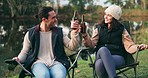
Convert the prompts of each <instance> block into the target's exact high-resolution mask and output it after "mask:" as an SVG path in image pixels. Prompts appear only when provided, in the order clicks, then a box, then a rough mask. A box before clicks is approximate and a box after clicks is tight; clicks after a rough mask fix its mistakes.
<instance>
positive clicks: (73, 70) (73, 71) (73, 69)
mask: <svg viewBox="0 0 148 78" xmlns="http://www.w3.org/2000/svg"><path fill="white" fill-rule="evenodd" d="M74 73H75V68H72V78H74Z"/></svg>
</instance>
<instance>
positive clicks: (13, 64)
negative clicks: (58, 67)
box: [5, 53, 77, 78]
mask: <svg viewBox="0 0 148 78" xmlns="http://www.w3.org/2000/svg"><path fill="white" fill-rule="evenodd" d="M76 55H77V53H74V54H72V55H70V56H68V58H69V59H70V61H71V63H72V66H71V67H70V68H69V69H68V71H67V76H68V78H71V77H72V78H74V70H75V68H77V60H76V61H75V58H76ZM5 63H6V64H8V70H9V71H14V69H15V67H16V66H17V65H19V66H20V67H21V68H22V69H23V70H24V71H25V72H26V74H25V75H26V76H28V77H30V78H33V77H34V75H33V74H32V73H31V72H30V71H28V70H27V69H26V68H25V67H24V66H23V64H21V63H20V62H19V61H16V60H13V59H7V60H5ZM70 70H72V75H71V76H70Z"/></svg>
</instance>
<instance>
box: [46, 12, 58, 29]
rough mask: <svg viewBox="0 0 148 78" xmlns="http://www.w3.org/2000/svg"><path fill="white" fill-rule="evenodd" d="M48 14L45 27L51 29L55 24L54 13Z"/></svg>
mask: <svg viewBox="0 0 148 78" xmlns="http://www.w3.org/2000/svg"><path fill="white" fill-rule="evenodd" d="M48 14H49V16H48V19H47V20H46V25H47V26H49V27H53V26H55V24H56V23H57V17H56V13H55V12H54V11H51V12H49V13H48Z"/></svg>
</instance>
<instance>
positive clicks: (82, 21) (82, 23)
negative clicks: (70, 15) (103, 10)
mask: <svg viewBox="0 0 148 78" xmlns="http://www.w3.org/2000/svg"><path fill="white" fill-rule="evenodd" d="M80 26H81V30H80V32H81V33H86V25H85V21H84V15H82V19H81V24H80Z"/></svg>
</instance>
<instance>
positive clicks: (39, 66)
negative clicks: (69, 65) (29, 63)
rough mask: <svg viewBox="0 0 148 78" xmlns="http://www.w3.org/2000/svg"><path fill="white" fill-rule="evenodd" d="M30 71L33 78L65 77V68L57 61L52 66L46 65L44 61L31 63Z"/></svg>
mask: <svg viewBox="0 0 148 78" xmlns="http://www.w3.org/2000/svg"><path fill="white" fill-rule="evenodd" d="M32 72H33V74H34V75H35V78H66V74H67V71H66V68H65V67H64V66H63V65H62V64H61V63H57V64H55V65H53V66H52V67H50V68H49V67H47V66H46V65H45V64H44V63H36V64H34V65H33V68H32Z"/></svg>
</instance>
